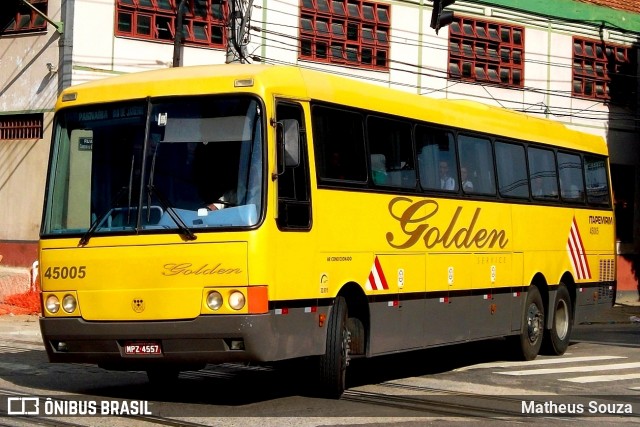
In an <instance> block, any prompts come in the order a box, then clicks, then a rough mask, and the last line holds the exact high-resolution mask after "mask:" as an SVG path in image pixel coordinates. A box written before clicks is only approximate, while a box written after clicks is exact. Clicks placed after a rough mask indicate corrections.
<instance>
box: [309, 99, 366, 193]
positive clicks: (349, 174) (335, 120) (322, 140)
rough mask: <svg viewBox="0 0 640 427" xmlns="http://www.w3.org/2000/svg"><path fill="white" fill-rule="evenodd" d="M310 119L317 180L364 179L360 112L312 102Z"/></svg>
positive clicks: (362, 121)
mask: <svg viewBox="0 0 640 427" xmlns="http://www.w3.org/2000/svg"><path fill="white" fill-rule="evenodd" d="M311 122H312V126H313V146H314V151H315V157H316V169H317V174H318V181H319V182H320V183H325V184H327V183H331V184H333V183H334V182H335V181H351V182H358V183H364V182H366V180H367V161H366V158H365V149H364V120H363V117H362V114H360V113H356V112H352V111H347V110H339V109H336V108H330V107H325V106H322V105H315V106H313V107H312V109H311Z"/></svg>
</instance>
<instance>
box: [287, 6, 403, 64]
mask: <svg viewBox="0 0 640 427" xmlns="http://www.w3.org/2000/svg"><path fill="white" fill-rule="evenodd" d="M299 23H300V29H299V32H300V34H299V36H300V50H299V58H300V59H302V60H311V61H317V62H328V63H333V64H342V65H353V66H358V67H361V68H368V69H373V70H381V71H387V70H388V69H389V49H390V34H391V5H389V4H382V3H377V2H374V1H367V0H300V21H299Z"/></svg>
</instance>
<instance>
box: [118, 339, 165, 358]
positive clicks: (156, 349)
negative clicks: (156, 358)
mask: <svg viewBox="0 0 640 427" xmlns="http://www.w3.org/2000/svg"><path fill="white" fill-rule="evenodd" d="M124 354H133V355H142V356H147V355H154V354H162V350H161V349H160V344H158V343H156V342H125V343H124Z"/></svg>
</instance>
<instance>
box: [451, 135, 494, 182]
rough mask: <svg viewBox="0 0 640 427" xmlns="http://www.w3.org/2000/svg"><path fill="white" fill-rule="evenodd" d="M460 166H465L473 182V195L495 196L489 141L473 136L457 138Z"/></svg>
mask: <svg viewBox="0 0 640 427" xmlns="http://www.w3.org/2000/svg"><path fill="white" fill-rule="evenodd" d="M458 153H459V154H460V164H462V165H465V167H466V168H467V170H468V174H469V178H470V179H471V180H472V181H473V193H474V194H495V193H496V180H495V177H494V174H493V153H492V150H491V141H489V140H488V139H485V138H478V137H475V136H468V135H460V136H459V137H458Z"/></svg>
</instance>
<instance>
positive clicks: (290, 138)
mask: <svg viewBox="0 0 640 427" xmlns="http://www.w3.org/2000/svg"><path fill="white" fill-rule="evenodd" d="M276 138H277V141H276V144H277V147H278V175H280V174H281V173H283V172H284V168H285V167H296V166H298V165H299V164H300V127H299V125H298V121H297V120H293V119H284V120H280V121H278V122H277V123H276Z"/></svg>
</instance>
